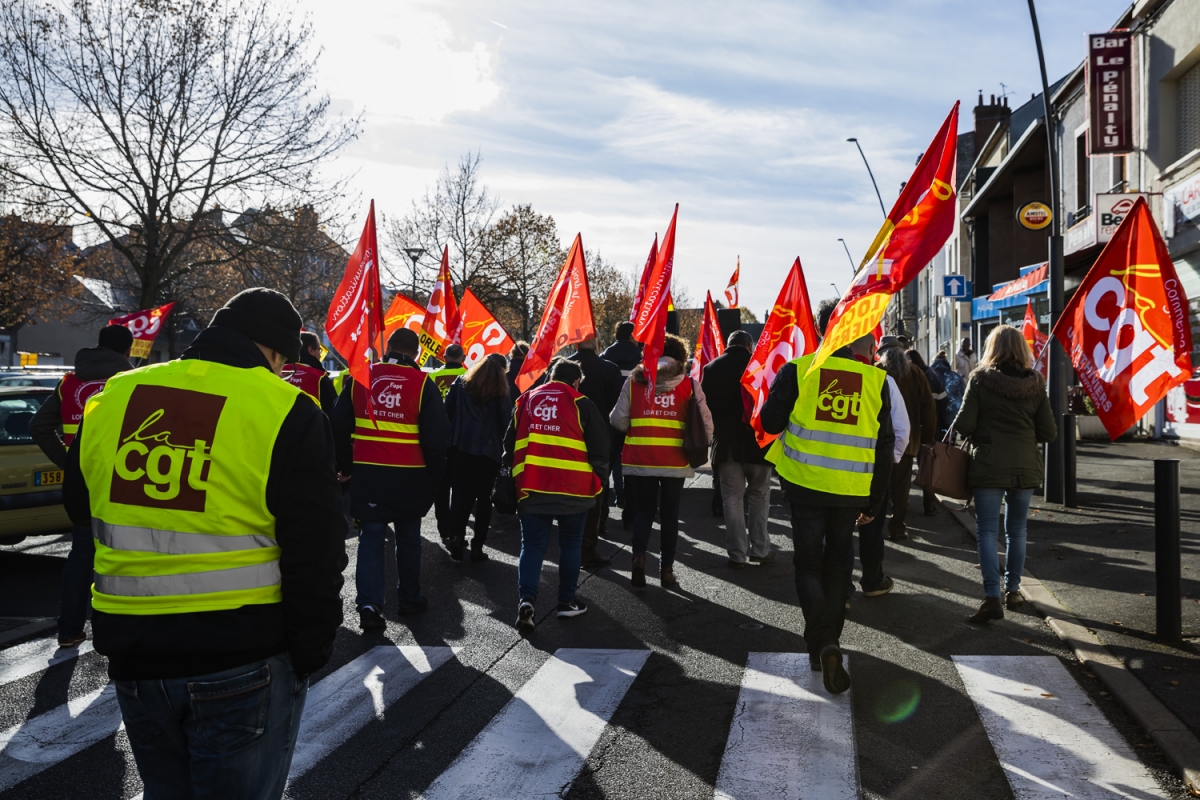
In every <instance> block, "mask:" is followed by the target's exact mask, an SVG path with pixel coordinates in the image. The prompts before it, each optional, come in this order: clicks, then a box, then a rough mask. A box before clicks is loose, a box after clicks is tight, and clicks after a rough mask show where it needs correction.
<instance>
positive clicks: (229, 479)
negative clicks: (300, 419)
mask: <svg viewBox="0 0 1200 800" xmlns="http://www.w3.org/2000/svg"><path fill="white" fill-rule="evenodd" d="M301 394H302V393H301V391H300V389H298V388H296V387H295V386H292V385H291V384H289V383H288V382H287V381H284V380H280V378H278V377H277V376H276V375H274V374H272V373H271V372H270V371H268V370H266V369H261V368H253V369H240V368H238V367H230V366H227V365H225V364H217V363H214V362H211V361H199V360H193V359H189V360H186V361H169V362H167V363H164V364H155V365H152V366H147V367H142V368H140V369H135V370H132V371H130V372H124V373H121V374H120V375H117V376H114V377H112V378H110V379H109V381H108V383H107V384H106V386H105V388H104V391H102V392H100V393H99V394H97V395H95V396H93V397H92V398H91V399H90V400H88V403H87V406H86V407H85V409H84V412H83V419H84V423H85V425H86V427H87V435H86V436H85V437H84V438H83V450H82V451H81V453H80V464H81V467H82V469H83V477H84V480H85V481H86V483H87V487H88V492H89V494H90V496H91V511H92V534H93V536H94V537H95V540H96V561H95V571H96V582H95V584H94V585H93V586H92V605H93V606H94V607H95V608H96V609H97V610H98V611H103V612H105V613H108V614H134V615H160V614H182V613H185V612H194V611H221V610H229V609H234V608H239V607H241V606H244V605H253V604H265V603H279V602H281V601H282V599H283V593H282V589H281V585H280V572H279V546H278V544H277V543H276V541H275V517H274V515H272V514H271V512H270V511H268V510H267V501H266V489H267V476H268V473H269V472H270V468H271V453H272V450H273V449H274V446H275V439H276V437H277V436H278V434H279V429H280V427H281V426H282V425H283V420H284V418H285V417H287V415H288V412H289V411H291V409H292V407H293V405H294V404H295V402H296V398H297V397H299V396H300V395H301Z"/></svg>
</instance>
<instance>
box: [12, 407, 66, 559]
mask: <svg viewBox="0 0 1200 800" xmlns="http://www.w3.org/2000/svg"><path fill="white" fill-rule="evenodd" d="M53 391H54V390H53V389H48V388H45V387H42V386H11V385H10V386H2V385H0V545H6V544H8V545H12V544H17V543H19V542H20V541H22V540H23V539H24V538H25V537H26V536H39V535H48V534H58V533H64V532H66V531H69V530H70V529H71V520H70V519H68V518H67V512H66V511H65V510H64V509H63V505H62V482H63V471H62V470H61V469H59V468H58V467H56V466H55V465H54V463H53V462H52V461H51V460H50V459H48V458H47V457H46V454H45V453H43V452H42V449H41V448H40V447H38V446H37V445H36V444H34V443H33V438H32V437H31V436H30V435H29V422H30V420H32V419H33V415H34V413H35V412H36V411H37V410H38V408H40V407H41V405H42V403H43V402H45V400H46V398H47V397H49V396H50V393H51V392H53Z"/></svg>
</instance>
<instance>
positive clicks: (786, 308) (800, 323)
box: [742, 258, 817, 447]
mask: <svg viewBox="0 0 1200 800" xmlns="http://www.w3.org/2000/svg"><path fill="white" fill-rule="evenodd" d="M816 349H817V331H816V328H814V327H813V315H812V305H811V304H810V303H809V301H808V286H807V285H806V284H805V283H804V270H803V268H802V267H801V266H800V259H799V258H797V259H796V261H795V262H794V263H793V264H792V269H791V272H789V273H788V276H787V280H786V281H784V282H783V288H782V289H780V290H779V297H778V298H777V299H776V300H775V306H774V308H772V309H771V315H770V316H769V317H767V324H766V325H764V326H763V329H762V333H761V334H759V337H758V346H756V347H755V348H754V355H752V356H751V357H750V363H749V364H747V365H746V372H745V373H744V374H743V375H742V387H743V389H744V390H745V391H744V394H745V396H746V397H747V399H748V400H749V408H748V409H747V412H748V422H749V423H750V427H752V428H754V437H755V439H757V440H758V444H759V446H760V447H766V446H767V445H768V444H770V443H771V442H772V441H774V440H775V437H776V436H778V434H770V433H767V432H766V431H764V430H763V427H762V423H761V422H760V421H759V419H758V414H759V412H760V411H762V407H763V404H764V403H766V402H767V390H768V389H770V388H771V382H772V381H773V380H775V375H776V374H777V373H778V372H779V370H781V369H783V365H784V364H786V363H788V362H789V361H791V360H792V359H794V358H799V357H800V356H806V355H808V354H809V353H811V352H812V351H814V350H816Z"/></svg>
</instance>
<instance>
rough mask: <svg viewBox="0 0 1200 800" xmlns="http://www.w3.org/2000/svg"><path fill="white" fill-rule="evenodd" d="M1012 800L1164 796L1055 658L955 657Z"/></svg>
mask: <svg viewBox="0 0 1200 800" xmlns="http://www.w3.org/2000/svg"><path fill="white" fill-rule="evenodd" d="M954 665H955V666H956V667H957V668H958V674H959V676H960V677H962V680H963V683H964V684H965V685H966V687H967V694H969V695H970V696H971V701H972V702H974V704H975V709H976V710H977V711H978V712H979V718H980V720H981V721H982V722H983V728H984V730H985V731H987V736H988V739H990V740H991V742H992V747H993V748H994V749H995V751H996V756H997V757H998V758H999V759H1000V766H1001V767H1002V768H1003V769H1004V774H1005V776H1006V777H1007V778H1008V783H1009V785H1010V786H1011V787H1012V791H1013V795H1015V796H1016V798H1017V800H1041V799H1042V798H1046V800H1049V799H1050V798H1055V799H1056V800H1057V798H1062V797H1071V798H1075V800H1091V798H1097V799H1098V798H1105V800H1108V798H1114V797H1125V798H1136V799H1137V800H1146V798H1151V797H1165V795H1164V794H1163V793H1162V791H1161V790H1160V789H1159V787H1158V784H1157V783H1156V782H1155V781H1154V779H1153V778H1152V777H1150V774H1149V772H1148V771H1147V770H1146V767H1145V766H1143V765H1142V763H1141V762H1140V761H1139V760H1138V757H1137V755H1136V754H1135V753H1134V752H1133V748H1131V747H1130V746H1129V745H1128V744H1127V743H1126V742H1125V740H1124V739H1123V738H1122V737H1121V735H1120V734H1119V733H1117V731H1116V729H1115V728H1113V727H1112V725H1110V724H1109V722H1108V719H1107V718H1105V716H1104V714H1103V713H1101V711H1100V709H1098V708H1096V707H1095V706H1094V705H1091V704H1090V702H1091V701H1090V700H1089V699H1088V696H1087V693H1085V692H1084V691H1083V689H1081V688H1080V687H1079V684H1077V683H1076V682H1075V679H1074V678H1072V677H1071V674H1070V673H1069V672H1067V668H1066V667H1064V666H1063V665H1062V663H1061V662H1060V661H1059V660H1058V659H1057V658H1056V657H1054V656H954Z"/></svg>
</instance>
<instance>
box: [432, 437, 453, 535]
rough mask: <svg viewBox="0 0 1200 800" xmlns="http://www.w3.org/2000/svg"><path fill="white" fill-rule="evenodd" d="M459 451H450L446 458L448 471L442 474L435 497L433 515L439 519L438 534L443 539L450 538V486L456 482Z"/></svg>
mask: <svg viewBox="0 0 1200 800" xmlns="http://www.w3.org/2000/svg"><path fill="white" fill-rule="evenodd" d="M457 459H458V453H457V452H455V451H454V450H451V451H450V455H449V457H448V458H447V459H446V471H445V472H444V473H443V474H442V482H441V483H440V484H439V485H438V490H437V496H435V497H434V498H433V516H434V519H436V520H437V529H438V534H439V535H440V536H441V537H442V539H446V540H449V539H450V532H451V524H452V522H453V517H452V515H451V511H450V488H451V485H452V484H453V482H454V470H455V469H456V468H457V466H458V464H457Z"/></svg>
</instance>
